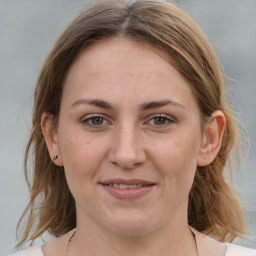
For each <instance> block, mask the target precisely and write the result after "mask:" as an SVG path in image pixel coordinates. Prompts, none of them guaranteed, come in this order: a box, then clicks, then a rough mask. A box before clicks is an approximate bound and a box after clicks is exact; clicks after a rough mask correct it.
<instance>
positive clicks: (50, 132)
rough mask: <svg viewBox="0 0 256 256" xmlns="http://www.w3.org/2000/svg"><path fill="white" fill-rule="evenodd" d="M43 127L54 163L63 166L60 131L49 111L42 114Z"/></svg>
mask: <svg viewBox="0 0 256 256" xmlns="http://www.w3.org/2000/svg"><path fill="white" fill-rule="evenodd" d="M41 129H42V132H43V135H44V139H45V142H46V145H47V148H48V152H49V155H50V158H51V159H52V160H53V162H54V164H56V165H58V166H63V162H62V158H61V154H60V149H59V144H58V133H57V131H56V130H55V128H54V120H53V117H52V116H51V115H49V114H47V113H44V114H43V115H42V117H41Z"/></svg>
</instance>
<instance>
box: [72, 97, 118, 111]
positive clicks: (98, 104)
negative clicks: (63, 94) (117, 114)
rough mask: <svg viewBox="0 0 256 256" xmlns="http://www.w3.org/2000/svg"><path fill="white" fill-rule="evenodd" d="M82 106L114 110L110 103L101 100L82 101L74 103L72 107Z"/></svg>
mask: <svg viewBox="0 0 256 256" xmlns="http://www.w3.org/2000/svg"><path fill="white" fill-rule="evenodd" d="M81 104H88V105H92V106H96V107H99V108H104V109H113V107H112V106H111V105H110V104H109V103H108V102H106V101H104V100H101V99H80V100H77V101H76V102H74V103H73V104H72V106H71V107H75V106H78V105H81Z"/></svg>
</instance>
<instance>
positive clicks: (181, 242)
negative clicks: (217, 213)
mask: <svg viewBox="0 0 256 256" xmlns="http://www.w3.org/2000/svg"><path fill="white" fill-rule="evenodd" d="M93 227H94V229H93V230H92V229H91V227H89V226H88V223H87V225H86V226H84V225H81V226H80V225H78V226H77V230H76V234H75V237H74V239H73V241H72V243H71V246H70V248H69V253H68V255H69V256H82V255H94V256H100V255H104V256H120V255H122V256H130V255H133V256H141V255H150V256H159V255H161V256H167V255H168V256H174V255H175V256H194V255H195V256H196V255H197V251H196V246H195V240H194V237H193V235H192V233H191V230H190V228H189V226H188V225H187V224H186V223H184V224H183V225H182V224H181V223H177V222H176V223H175V222H172V225H168V226H165V227H162V228H159V229H158V230H157V231H156V230H154V232H152V233H147V234H144V235H139V236H138V235H137V236H136V235H133V236H132V235H123V234H116V233H110V232H106V231H104V230H97V229H95V226H93ZM88 230H90V232H88ZM84 231H85V232H84ZM95 245H97V246H95Z"/></svg>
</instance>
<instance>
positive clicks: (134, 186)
mask: <svg viewBox="0 0 256 256" xmlns="http://www.w3.org/2000/svg"><path fill="white" fill-rule="evenodd" d="M137 187H138V185H129V188H137Z"/></svg>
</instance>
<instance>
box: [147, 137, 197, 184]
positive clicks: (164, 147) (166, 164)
mask: <svg viewBox="0 0 256 256" xmlns="http://www.w3.org/2000/svg"><path fill="white" fill-rule="evenodd" d="M198 152H199V139H198V138H197V136H196V135H194V136H192V135H191V136H186V135H185V133H182V134H181V136H178V135H176V136H173V137H172V138H170V139H169V140H166V141H165V142H164V143H163V144H155V146H154V152H151V155H152V159H154V164H155V165H156V166H157V169H158V170H159V171H160V172H161V173H162V176H163V178H164V179H165V181H164V182H165V183H168V186H170V187H176V189H178V187H189V188H190V187H191V185H192V183H193V179H194V175H195V170H196V166H197V156H198Z"/></svg>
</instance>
